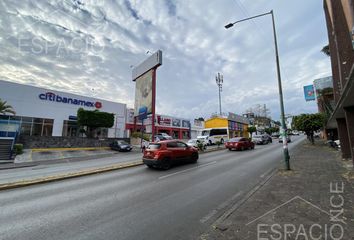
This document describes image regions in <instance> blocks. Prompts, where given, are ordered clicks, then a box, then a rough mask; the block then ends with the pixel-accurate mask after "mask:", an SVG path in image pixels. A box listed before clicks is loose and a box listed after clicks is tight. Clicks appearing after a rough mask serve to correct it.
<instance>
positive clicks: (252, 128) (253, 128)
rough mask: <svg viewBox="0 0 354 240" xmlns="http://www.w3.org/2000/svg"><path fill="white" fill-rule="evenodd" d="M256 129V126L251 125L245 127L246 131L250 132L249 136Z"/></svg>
mask: <svg viewBox="0 0 354 240" xmlns="http://www.w3.org/2000/svg"><path fill="white" fill-rule="evenodd" d="M256 131H257V128H256V127H254V126H251V127H248V128H247V132H249V133H250V135H251V138H252V133H254V132H256Z"/></svg>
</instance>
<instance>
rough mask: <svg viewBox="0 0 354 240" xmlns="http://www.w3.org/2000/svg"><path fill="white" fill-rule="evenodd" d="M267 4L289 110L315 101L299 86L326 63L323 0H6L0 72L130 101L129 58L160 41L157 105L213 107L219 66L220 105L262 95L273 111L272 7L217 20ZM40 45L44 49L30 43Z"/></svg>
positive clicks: (171, 109)
mask: <svg viewBox="0 0 354 240" xmlns="http://www.w3.org/2000/svg"><path fill="white" fill-rule="evenodd" d="M264 9H266V10H264ZM270 9H274V11H275V17H276V24H277V34H278V41H279V52H280V61H281V67H282V77H283V88H284V98H285V104H286V105H285V107H286V110H287V112H289V113H291V114H298V113H301V112H306V111H315V110H316V106H315V104H313V103H306V102H305V101H304V99H303V92H302V86H303V85H306V84H309V83H311V81H312V80H313V79H315V78H318V77H322V76H327V75H330V72H331V71H330V62H329V59H328V58H327V57H325V56H324V55H323V54H322V53H320V50H321V48H322V46H323V45H325V44H326V42H327V35H326V29H325V22H324V16H323V8H322V5H321V3H320V2H315V1H313V2H311V3H308V1H305V0H301V1H298V2H296V4H295V3H288V2H286V3H285V2H284V1H281V0H272V1H265V0H262V1H257V3H253V2H249V1H241V0H222V1H209V2H208V1H202V0H195V1H173V0H169V1H165V0H156V1H155V0H154V1H142V0H120V1H98V0H97V1H95V0H91V1H81V3H80V2H79V1H63V2H61V1H54V0H53V1H34V0H24V1H20V2H19V1H17V2H16V3H14V2H13V1H10V0H5V1H2V3H1V9H0V33H1V34H0V36H1V37H0V61H1V62H2V64H1V65H0V78H2V79H6V80H10V81H16V82H19V83H27V84H31V85H36V86H41V87H48V88H56V89H61V90H63V91H69V92H74V93H77V94H83V95H89V96H95V97H99V98H103V99H108V100H112V101H119V102H124V103H127V104H128V105H129V106H131V107H132V106H133V102H134V83H133V82H132V81H131V68H130V66H131V65H137V64H138V63H140V62H141V61H143V60H144V59H145V58H146V57H147V56H146V52H147V51H150V52H152V51H156V50H157V49H162V50H163V58H164V59H163V66H161V67H160V68H159V69H158V73H157V77H158V79H157V112H159V113H162V114H168V115H176V116H180V117H187V118H194V117H200V116H203V117H208V116H209V115H210V114H211V113H213V112H217V111H218V92H217V86H216V84H215V75H216V73H217V72H221V73H222V74H223V75H224V88H223V92H222V99H223V102H222V107H223V111H224V112H227V111H233V112H237V113H239V114H241V113H242V112H243V111H244V110H245V109H246V108H248V107H250V106H252V105H255V104H264V103H265V104H267V106H268V107H269V108H270V109H271V112H272V116H273V117H274V118H278V116H279V100H278V88H277V80H276V71H275V57H274V47H273V38H272V28H271V20H270V17H269V16H265V17H262V18H259V19H255V20H253V21H249V22H244V23H240V24H238V25H236V26H235V27H234V28H231V29H228V30H226V29H224V27H223V26H224V25H225V24H227V23H229V22H232V21H236V20H238V19H240V18H244V17H249V16H250V15H256V14H260V13H263V12H265V11H268V10H270ZM33 39H35V40H36V41H35V42H33ZM19 41H20V43H21V44H22V43H23V44H24V45H25V46H22V45H21V46H20V47H19ZM21 41H23V42H21ZM86 43H87V45H85V44H86ZM36 44H37V45H36ZM83 44H84V45H83ZM38 46H41V47H42V51H33V50H34V49H35V47H37V48H36V50H38ZM43 49H46V51H44V50H43Z"/></svg>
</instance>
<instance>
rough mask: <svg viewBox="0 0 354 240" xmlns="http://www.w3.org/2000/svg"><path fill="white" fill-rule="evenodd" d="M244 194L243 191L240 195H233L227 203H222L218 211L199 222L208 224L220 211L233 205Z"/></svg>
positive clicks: (214, 210)
mask: <svg viewBox="0 0 354 240" xmlns="http://www.w3.org/2000/svg"><path fill="white" fill-rule="evenodd" d="M242 194H243V191H240V192H238V193H236V194H235V195H233V196H232V197H231V198H229V199H228V200H226V201H225V202H223V203H221V204H220V205H219V206H218V207H217V208H216V209H213V210H211V211H210V212H209V213H208V214H207V215H206V216H205V217H203V218H202V219H200V220H199V221H200V222H201V223H206V222H207V221H208V220H209V219H210V218H212V217H213V216H215V215H216V214H217V213H218V212H219V211H222V210H223V209H224V208H226V207H227V206H229V205H230V204H233V202H234V201H235V200H236V199H237V198H238V197H239V196H241V195H242Z"/></svg>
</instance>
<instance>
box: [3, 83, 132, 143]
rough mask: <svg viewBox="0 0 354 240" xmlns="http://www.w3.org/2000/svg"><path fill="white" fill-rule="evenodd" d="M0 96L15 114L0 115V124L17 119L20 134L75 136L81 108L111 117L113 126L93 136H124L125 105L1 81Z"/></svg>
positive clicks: (77, 130)
mask: <svg viewBox="0 0 354 240" xmlns="http://www.w3.org/2000/svg"><path fill="white" fill-rule="evenodd" d="M0 98H1V99H2V100H3V101H7V104H9V105H11V106H12V107H13V110H14V111H15V112H16V115H15V116H12V115H0V120H2V121H1V123H2V124H6V121H8V122H11V121H13V120H15V121H17V122H19V123H20V135H27V136H64V137H65V136H78V135H79V128H78V125H77V117H76V115H77V110H78V109H79V108H84V109H86V110H96V109H97V110H99V111H102V112H108V113H113V114H114V116H115V120H114V126H113V127H112V128H109V129H106V128H102V129H100V131H99V135H98V136H97V137H102V138H107V137H108V138H110V137H112V138H113V137H117V138H118V137H124V136H125V122H126V117H125V116H126V104H122V103H116V102H111V101H106V100H101V99H97V98H91V97H86V96H80V95H76V94H71V93H67V92H61V91H57V90H49V89H45V88H39V87H33V86H29V85H23V84H18V83H12V82H8V81H2V80H0Z"/></svg>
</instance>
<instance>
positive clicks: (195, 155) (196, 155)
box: [191, 152, 199, 163]
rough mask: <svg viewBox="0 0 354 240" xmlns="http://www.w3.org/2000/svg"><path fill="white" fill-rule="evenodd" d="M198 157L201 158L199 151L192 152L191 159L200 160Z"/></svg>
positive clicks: (194, 161) (193, 160)
mask: <svg viewBox="0 0 354 240" xmlns="http://www.w3.org/2000/svg"><path fill="white" fill-rule="evenodd" d="M198 158H199V155H198V153H196V152H194V153H192V157H191V159H192V162H193V163H196V162H197V161H198Z"/></svg>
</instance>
